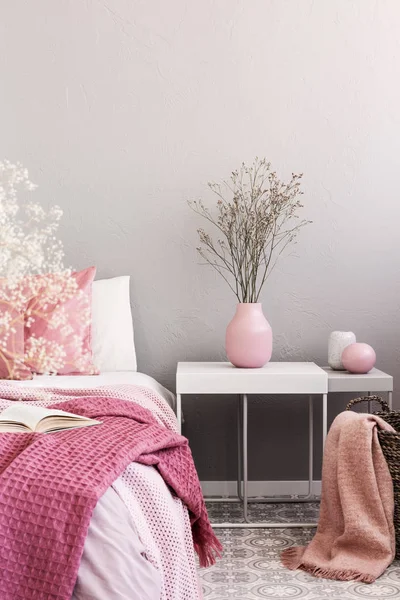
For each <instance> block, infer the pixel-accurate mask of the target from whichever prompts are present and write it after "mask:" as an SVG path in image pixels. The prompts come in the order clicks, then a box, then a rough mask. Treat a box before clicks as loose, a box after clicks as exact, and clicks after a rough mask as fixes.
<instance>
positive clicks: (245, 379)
mask: <svg viewBox="0 0 400 600" xmlns="http://www.w3.org/2000/svg"><path fill="white" fill-rule="evenodd" d="M176 393H177V405H176V406H177V418H178V423H179V429H180V430H181V426H182V395H183V394H238V395H239V417H240V418H239V419H238V427H239V433H240V435H239V448H238V458H239V461H238V462H239V464H238V499H241V500H242V501H243V515H244V519H245V521H246V523H245V524H243V523H239V524H238V523H223V524H218V525H214V526H217V527H245V526H246V527H285V526H287V527H307V526H310V527H311V526H312V527H313V526H315V523H290V524H289V523H288V524H282V523H251V522H250V521H249V518H248V503H249V500H250V501H251V500H252V499H249V496H248V454H247V434H248V432H247V414H248V406H247V404H248V401H247V396H248V395H249V394H262V395H268V394H274V395H276V394H305V395H307V396H309V460H308V466H309V490H308V494H307V495H306V496H302V497H298V498H295V499H289V498H276V497H275V498H262V499H260V498H257V499H256V500H257V502H260V501H261V502H290V501H293V502H299V501H306V500H309V499H310V498H311V486H312V480H313V451H314V439H313V396H316V395H319V396H321V401H322V415H323V416H322V436H323V443H325V439H326V434H327V394H328V376H327V373H326V372H325V371H324V370H322V369H321V368H320V367H318V366H317V365H316V364H315V363H312V362H279V363H276V362H275V363H274V362H273V363H268V364H267V365H266V366H265V367H263V368H261V369H237V368H236V367H234V366H232V365H231V363H222V362H180V363H178V369H177V373H176ZM242 473H243V475H242ZM242 484H243V496H242V494H241V492H242ZM254 500H255V499H254ZM254 500H253V501H254Z"/></svg>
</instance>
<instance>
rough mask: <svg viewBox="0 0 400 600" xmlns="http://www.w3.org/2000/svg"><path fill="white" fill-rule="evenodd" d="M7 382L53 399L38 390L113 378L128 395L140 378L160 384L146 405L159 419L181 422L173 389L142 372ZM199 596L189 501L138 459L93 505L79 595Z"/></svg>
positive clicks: (183, 599) (146, 599) (152, 386)
mask: <svg viewBox="0 0 400 600" xmlns="http://www.w3.org/2000/svg"><path fill="white" fill-rule="evenodd" d="M7 385H9V386H12V387H13V388H14V389H15V390H18V393H20V394H21V395H22V396H23V397H25V398H30V399H31V401H32V403H33V404H39V405H44V404H46V405H47V406H49V405H51V403H52V402H51V401H49V398H46V399H44V400H34V398H36V392H35V390H39V389H40V390H42V389H43V388H44V389H48V390H50V389H52V390H54V389H55V388H56V389H58V390H62V391H65V392H66V391H68V390H77V391H80V390H85V392H86V391H89V392H91V393H92V394H94V395H96V394H101V393H102V391H103V390H106V389H110V386H112V387H113V388H114V389H116V390H117V389H118V390H121V392H122V394H123V397H124V398H127V397H129V396H130V390H134V387H131V386H141V387H144V388H147V389H149V390H152V391H153V392H155V393H156V394H157V397H158V398H159V401H160V403H159V404H158V405H156V406H150V405H149V406H148V407H147V408H150V409H151V410H152V412H153V414H155V416H156V417H157V418H158V420H159V421H160V422H164V424H166V425H167V426H169V427H173V426H174V427H175V428H176V424H175V419H174V418H173V421H172V419H171V415H172V407H173V406H174V396H173V394H172V393H171V392H169V391H168V390H167V389H165V388H164V387H163V386H162V385H160V384H159V383H158V382H157V381H156V380H155V379H153V378H151V377H149V376H148V375H145V374H143V373H138V372H106V373H102V374H100V375H95V376H57V377H54V376H36V377H35V378H34V379H32V380H28V381H15V382H8V383H7ZM133 397H134V394H133V395H132V399H133ZM9 404H10V401H8V400H0V409H4V408H6V407H7V406H8V405H9ZM172 416H173V415H172ZM168 423H169V425H168ZM138 490H140V492H141V493H140V494H139V493H137V492H138ZM166 539H168V543H165V540H166ZM200 597H201V592H200V590H199V587H198V577H197V570H196V560H195V554H194V548H193V540H192V533H191V527H190V521H189V515H188V511H187V509H186V507H185V506H184V504H183V503H182V502H181V500H180V499H179V498H177V497H175V496H173V495H172V494H171V492H170V490H169V489H168V487H167V485H166V484H165V482H164V480H163V479H162V477H161V475H159V473H158V472H157V471H156V470H155V468H154V467H150V466H145V465H141V464H138V463H131V464H130V465H129V466H128V468H127V469H126V470H125V472H124V473H123V474H122V475H121V476H120V477H119V478H118V479H117V480H116V481H115V482H114V484H113V485H112V486H111V487H110V488H109V489H108V490H107V492H106V493H105V494H104V495H103V496H102V497H101V498H100V500H99V502H98V504H97V506H96V508H95V510H94V513H93V516H92V520H91V525H90V528H89V533H88V536H87V539H86V543H85V547H84V552H83V556H82V560H81V564H80V569H79V572H78V579H77V582H76V586H75V589H74V594H73V596H72V598H73V600H156V599H162V600H164V599H165V600H197V599H199V598H200Z"/></svg>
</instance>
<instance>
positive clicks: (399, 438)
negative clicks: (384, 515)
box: [346, 396, 400, 558]
mask: <svg viewBox="0 0 400 600" xmlns="http://www.w3.org/2000/svg"><path fill="white" fill-rule="evenodd" d="M372 401H375V402H378V403H379V404H380V405H381V407H382V410H381V411H379V412H374V415H378V416H379V417H382V419H384V420H385V421H386V422H387V423H389V424H390V425H391V426H392V427H393V428H394V429H395V430H396V433H391V432H389V431H378V437H379V442H380V444H381V447H382V451H383V454H384V456H385V458H386V462H387V464H388V467H389V471H390V474H391V476H392V480H393V493H394V528H395V532H396V558H400V412H396V411H391V410H390V408H389V405H388V403H387V402H386V401H385V400H383V399H382V398H380V397H379V396H364V397H362V398H355V399H354V400H351V401H350V402H349V403H348V405H347V407H346V410H350V408H351V407H352V406H354V404H359V403H360V402H372Z"/></svg>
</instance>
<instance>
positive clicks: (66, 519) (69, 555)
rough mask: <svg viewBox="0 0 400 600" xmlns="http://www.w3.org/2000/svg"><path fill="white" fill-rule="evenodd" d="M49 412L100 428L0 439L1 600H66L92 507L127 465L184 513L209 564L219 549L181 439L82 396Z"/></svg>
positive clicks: (118, 404) (146, 419)
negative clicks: (148, 476) (142, 470)
mask: <svg viewBox="0 0 400 600" xmlns="http://www.w3.org/2000/svg"><path fill="white" fill-rule="evenodd" d="M2 387H3V386H2ZM2 392H3V389H2ZM35 392H37V390H35ZM44 393H48V391H46V392H44ZM69 393H70V392H69ZM51 404H52V407H54V408H55V407H57V408H60V409H61V410H66V411H68V412H73V413H76V414H81V415H84V416H88V417H91V418H94V419H99V420H101V421H102V422H103V424H102V425H98V426H95V427H87V428H82V429H77V430H70V431H63V432H58V433H54V434H47V435H46V434H1V435H0V557H1V560H0V589H1V598H2V600H17V599H21V600H22V599H24V600H27V599H28V598H29V599H32V600H45V599H46V600H49V599H50V598H51V599H54V600H67V599H68V600H69V599H70V597H71V595H72V592H73V588H74V585H75V581H76V577H77V572H78V568H79V563H80V558H81V555H82V552H83V546H84V542H85V538H86V534H87V531H88V528H89V523H90V518H91V514H92V511H93V509H94V507H95V505H96V502H97V500H98V499H99V497H100V496H101V495H102V494H103V493H104V492H105V491H106V489H107V488H108V487H109V486H110V485H111V484H112V483H113V481H114V480H115V479H116V478H117V477H118V476H119V475H120V474H121V473H122V472H123V471H124V469H125V468H126V467H127V466H128V464H129V463H131V462H133V461H135V462H139V463H142V464H145V465H154V466H155V467H156V468H157V469H158V471H159V472H160V474H161V475H162V477H163V478H164V480H165V482H166V483H167V484H168V485H169V486H170V488H171V489H172V490H173V492H174V493H175V494H176V495H177V496H178V497H179V498H180V499H181V500H182V501H183V502H184V503H185V504H186V505H187V507H188V509H189V511H190V516H191V525H192V533H193V540H194V545H195V549H196V551H197V552H198V554H199V558H200V563H201V565H204V566H205V565H209V564H212V563H213V562H214V556H215V554H218V553H219V552H220V550H221V545H220V543H219V541H218V540H217V538H216V537H215V535H214V533H213V531H212V528H211V525H210V523H209V520H208V516H207V511H206V508H205V504H204V500H203V496H202V493H201V488H200V483H199V480H198V477H197V473H196V469H195V467H194V463H193V459H192V455H191V452H190V449H189V446H188V442H187V440H186V439H185V438H184V437H182V436H180V435H178V434H177V433H175V432H173V431H171V430H169V429H166V428H165V427H163V426H161V425H159V423H158V422H157V420H156V419H155V418H154V417H153V415H152V414H151V413H150V411H149V410H147V409H146V408H143V407H142V406H140V405H138V404H136V403H134V402H127V401H125V400H118V399H111V398H104V397H98V398H93V397H86V398H85V397H81V398H77V399H74V400H70V401H67V402H62V403H61V404H59V405H55V404H53V403H51Z"/></svg>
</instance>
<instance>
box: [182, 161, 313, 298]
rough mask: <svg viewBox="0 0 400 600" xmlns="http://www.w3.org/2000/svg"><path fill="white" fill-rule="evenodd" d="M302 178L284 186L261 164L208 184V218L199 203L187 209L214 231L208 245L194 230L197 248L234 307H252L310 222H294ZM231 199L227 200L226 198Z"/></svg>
mask: <svg viewBox="0 0 400 600" xmlns="http://www.w3.org/2000/svg"><path fill="white" fill-rule="evenodd" d="M301 178H302V174H299V175H296V174H294V173H293V174H292V178H291V180H290V181H289V182H288V183H284V182H282V181H280V180H279V178H278V177H277V174H276V173H275V171H271V164H270V163H269V162H267V160H266V159H265V158H263V159H258V158H256V159H255V161H254V162H253V164H252V165H251V166H250V167H248V166H246V164H245V163H243V164H242V166H241V168H240V169H239V170H237V171H233V173H232V175H231V177H230V180H229V181H225V182H223V184H222V185H221V184H218V183H209V184H208V185H209V188H210V189H211V190H212V191H213V192H214V194H216V196H217V197H218V200H217V210H218V213H217V215H216V216H214V215H213V214H212V213H211V212H210V210H209V209H208V208H207V207H206V206H205V205H204V203H203V202H202V201H201V200H198V201H196V200H195V201H189V206H190V207H191V208H192V209H193V210H194V211H195V212H196V213H198V214H199V215H201V216H202V217H203V218H204V219H206V220H207V221H209V223H211V224H212V225H213V226H215V227H216V228H217V230H218V237H217V239H216V240H215V239H213V238H212V237H211V235H210V234H209V233H207V232H206V231H205V230H204V229H202V228H200V229H198V230H197V231H198V234H199V239H200V246H199V247H198V248H197V251H198V252H199V254H200V256H201V257H202V258H203V259H204V260H205V262H206V264H209V265H211V266H212V267H213V268H214V269H215V270H216V271H217V272H218V273H219V274H220V275H221V277H222V278H223V279H224V280H225V281H226V282H227V284H228V285H229V287H230V288H231V290H232V291H233V293H234V294H235V296H236V297H237V299H238V301H239V302H258V299H259V296H260V292H261V290H262V288H263V286H264V284H265V282H266V280H267V277H268V275H269V274H270V273H271V271H272V269H273V268H274V266H275V264H276V262H277V260H278V258H279V256H280V255H281V254H282V252H283V251H284V250H285V248H286V247H287V246H288V244H290V243H291V242H293V241H294V239H295V238H296V236H297V234H298V233H299V231H300V229H301V228H302V227H304V226H305V225H307V224H308V223H310V222H311V221H306V220H298V219H299V217H298V215H297V211H298V210H299V209H300V208H302V207H303V205H302V204H301V203H300V201H299V196H300V195H301V194H303V192H302V191H301V189H300V185H301ZM228 194H229V195H231V198H229V199H228V198H227V195H228Z"/></svg>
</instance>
